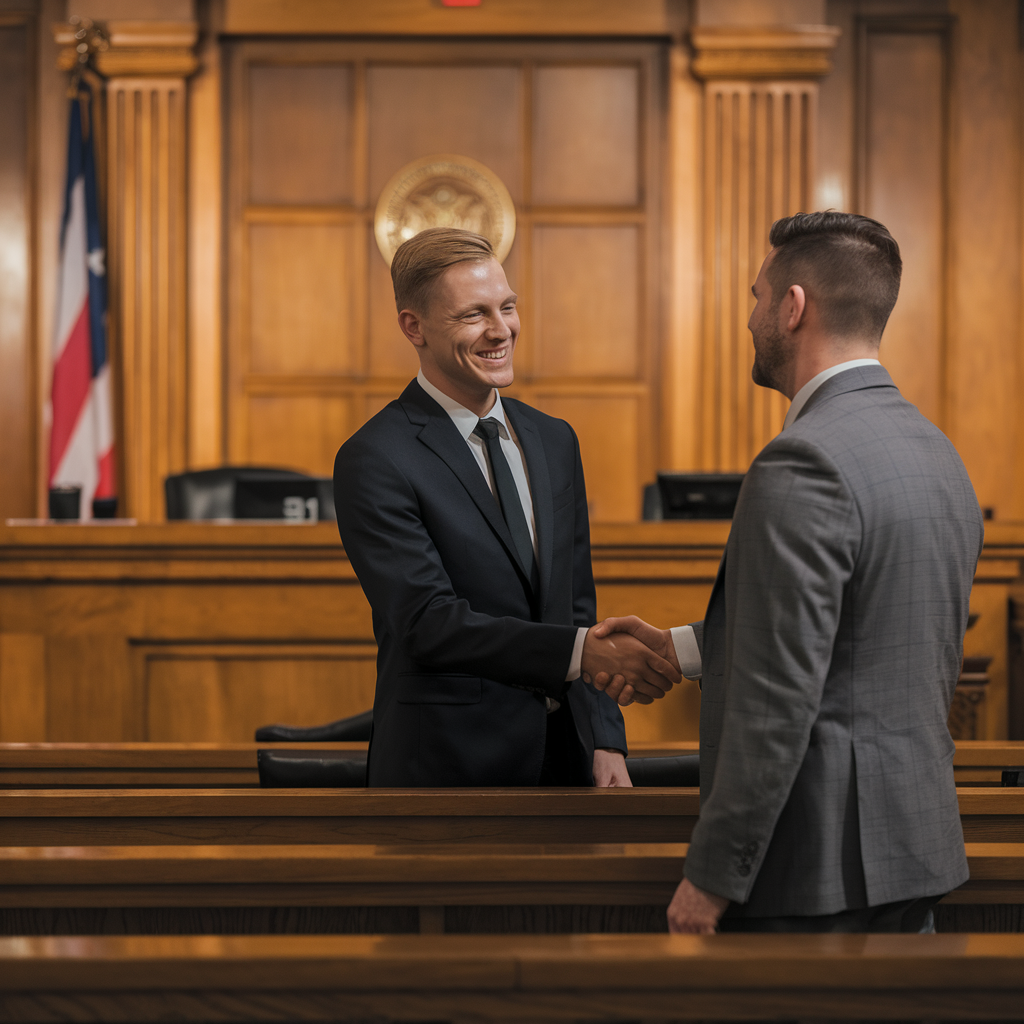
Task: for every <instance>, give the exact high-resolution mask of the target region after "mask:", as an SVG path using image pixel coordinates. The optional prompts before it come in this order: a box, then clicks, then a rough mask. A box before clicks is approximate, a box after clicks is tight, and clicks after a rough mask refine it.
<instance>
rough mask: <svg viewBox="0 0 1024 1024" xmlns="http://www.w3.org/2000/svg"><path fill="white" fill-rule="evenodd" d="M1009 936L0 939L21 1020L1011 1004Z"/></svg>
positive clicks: (972, 1011) (3, 991)
mask: <svg viewBox="0 0 1024 1024" xmlns="http://www.w3.org/2000/svg"><path fill="white" fill-rule="evenodd" d="M1022 1005H1024V936H1022V935H828V936H815V935H772V936H757V935H715V936H708V937H703V936H690V935H664V936H653V935H648V936H639V935H628V936H614V935H573V936H537V935H530V936H510V935H502V936H496V935H492V936H477V935H475V936H455V935H438V936H433V935H432V936H418V935H395V936H379V935H366V936H357V935H330V936H322V935H316V936H313V935H310V936H237V937H229V936H202V937H196V936H135V937H130V938H128V937H109V938H103V937H91V938H39V939H31V938H23V937H21V938H6V939H0V1018H2V1019H4V1020H18V1021H56V1020H60V1021H95V1020H132V1021H152V1020H168V1019H174V1020H181V1021H209V1020H214V1019H215V1020H220V1021H242V1020H244V1021H269V1020H274V1021H280V1020H290V1021H305V1020H318V1021H323V1020H334V1021H358V1020H364V1021H365V1020H370V1019H375V1020H381V1021H441V1020H443V1021H452V1022H457V1024H462V1022H467V1024H468V1022H470V1021H481V1020H485V1021H502V1022H511V1021H531V1022H534V1021H535V1022H538V1024H540V1022H551V1024H554V1022H563V1021H564V1022H570V1021H584V1022H595V1024H597V1022H601V1024H606V1022H612V1021H622V1020H630V1021H652V1022H653V1021H668V1020H685V1019H690V1020H713V1019H724V1020H738V1019H744V1018H746V1019H760V1020H764V1019H773V1018H774V1019H779V1018H782V1019H785V1018H788V1019H807V1018H827V1019H855V1020H865V1019H886V1018H887V1019H893V1018H896V1019H902V1020H920V1019H921V1018H922V1017H925V1018H928V1019H933V1020H985V1019H989V1020H991V1019H1004V1020H1007V1019H1014V1018H1018V1017H1019V1015H1020V1008H1021V1006H1022Z"/></svg>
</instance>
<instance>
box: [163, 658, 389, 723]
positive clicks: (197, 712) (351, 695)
mask: <svg viewBox="0 0 1024 1024" xmlns="http://www.w3.org/2000/svg"><path fill="white" fill-rule="evenodd" d="M376 678H377V671H376V662H375V657H374V655H373V654H372V653H366V654H362V655H360V656H358V657H342V656H339V657H336V658H328V657H325V658H303V657H301V656H299V655H292V656H290V657H281V656H275V653H274V651H273V649H271V650H269V651H266V652H262V651H261V652H257V651H255V650H254V651H253V652H252V654H251V655H250V656H249V657H244V656H235V657H231V658H194V659H191V658H190V659H185V658H159V657H152V658H150V659H149V660H148V661H147V671H146V679H145V692H146V739H147V740H150V741H152V742H166V743H173V742H183V741H187V742H190V743H204V742H208V743H241V742H251V741H252V737H253V733H254V731H255V730H256V729H258V728H259V727H260V726H261V725H270V724H272V723H282V724H287V725H321V724H323V723H324V722H329V721H333V720H334V719H336V718H343V717H345V716H346V715H354V714H358V713H359V712H361V711H366V710H368V709H369V708H371V707H372V706H373V692H374V686H375V683H376Z"/></svg>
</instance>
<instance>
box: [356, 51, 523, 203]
mask: <svg viewBox="0 0 1024 1024" xmlns="http://www.w3.org/2000/svg"><path fill="white" fill-rule="evenodd" d="M466 55H467V56H469V52H467V53H466ZM366 89H367V98H368V110H369V113H368V117H369V125H370V136H369V138H370V176H369V182H370V198H371V202H374V203H375V202H376V201H377V197H378V196H379V195H380V192H381V189H383V187H384V185H385V184H386V183H387V180H388V179H389V178H390V177H391V176H392V175H393V174H394V173H395V172H396V171H398V170H399V169H400V168H402V167H404V166H405V164H407V163H409V162H410V161H411V160H415V159H417V158H419V157H422V156H429V155H430V154H432V153H457V154H459V155H461V156H468V157H471V158H472V159H474V160H479V161H480V162H481V163H482V164H486V165H487V166H488V167H489V168H490V169H491V170H492V171H494V173H495V174H497V175H498V177H499V178H501V180H502V181H503V182H504V183H505V187H506V188H507V189H508V190H509V192H510V193H511V194H512V198H513V200H515V201H516V202H519V201H520V200H521V199H522V171H521V167H522V131H521V120H522V113H521V111H522V75H521V72H520V70H519V69H518V68H517V67H502V66H500V65H498V66H494V65H491V66H487V67H473V66H469V67H466V66H462V67H458V66H455V67H445V66H439V65H438V64H430V65H425V66H416V65H413V66H411V67H409V66H401V65H377V66H375V67H370V68H369V69H368V70H367V74H366Z"/></svg>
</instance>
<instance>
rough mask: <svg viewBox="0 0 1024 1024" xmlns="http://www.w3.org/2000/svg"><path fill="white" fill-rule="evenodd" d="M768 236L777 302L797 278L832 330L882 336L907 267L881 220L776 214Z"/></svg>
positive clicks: (833, 214)
mask: <svg viewBox="0 0 1024 1024" xmlns="http://www.w3.org/2000/svg"><path fill="white" fill-rule="evenodd" d="M768 241H769V242H770V243H771V245H772V248H773V250H774V256H772V261H771V263H770V264H769V265H768V269H767V271H766V272H765V276H766V277H767V279H768V283H769V284H770V285H771V287H772V302H773V303H775V304H777V303H779V302H780V301H781V300H782V297H783V296H784V295H785V294H786V292H787V291H789V289H790V288H791V287H792V286H793V285H795V284H798V285H800V286H801V287H802V288H803V289H804V291H805V292H806V293H807V295H808V297H809V298H811V299H813V300H814V302H815V303H816V304H817V306H818V310H819V312H820V314H821V324H822V327H823V328H824V329H825V330H826V331H827V332H828V333H829V334H832V335H834V336H835V337H839V338H853V337H860V338H871V339H873V340H874V341H880V340H881V338H882V332H883V331H884V330H885V325H886V323H887V322H888V320H889V314H890V313H891V312H892V308H893V306H895V305H896V298H897V296H898V295H899V293H900V276H901V274H902V273H903V261H902V259H901V258H900V247H899V246H898V245H897V244H896V239H894V238H893V237H892V235H890V234H889V231H888V229H887V228H886V227H885V226H884V225H883V224H879V222H878V221H877V220H871V219H870V218H869V217H860V216H858V215H857V214H854V213H837V212H836V211H835V210H826V211H825V212H824V213H797V214H795V215H794V216H792V217H783V218H782V219H781V220H777V221H776V222H775V223H774V224H773V225H772V229H771V231H770V232H769V234H768Z"/></svg>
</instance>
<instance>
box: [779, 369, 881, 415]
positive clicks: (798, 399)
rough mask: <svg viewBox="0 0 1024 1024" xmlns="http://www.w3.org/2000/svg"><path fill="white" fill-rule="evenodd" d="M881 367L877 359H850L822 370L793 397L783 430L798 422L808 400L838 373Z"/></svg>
mask: <svg viewBox="0 0 1024 1024" xmlns="http://www.w3.org/2000/svg"><path fill="white" fill-rule="evenodd" d="M881 365H882V364H881V363H880V362H879V361H878V360H877V359H848V360H847V361H846V362H845V363H836V365H835V366H830V367H829V368H828V369H827V370H822V371H821V373H819V374H818V375H817V376H816V377H812V378H811V379H810V380H809V381H808V382H807V383H806V384H805V385H804V386H803V387H802V388H801V389H800V390H799V391H798V392H797V393H796V394H795V395H794V396H793V402H792V404H791V405H790V407H789V412H787V413H786V421H785V422H784V423H783V424H782V429H783V430H785V429H786V428H787V427H791V426H792V425H793V424H794V423H795V422H796V418H797V416H799V415H800V413H801V412H802V411H803V407H804V406H805V405H806V404H807V401H808V399H809V398H810V397H811V395H813V394H814V392H815V391H817V390H818V388H820V387H821V385H822V384H824V383H825V381H827V380H828V379H829V378H831V377H834V376H835V375H836V374H837V373H842V372H843V370H852V369H853V368H854V367H855V366H881Z"/></svg>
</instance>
